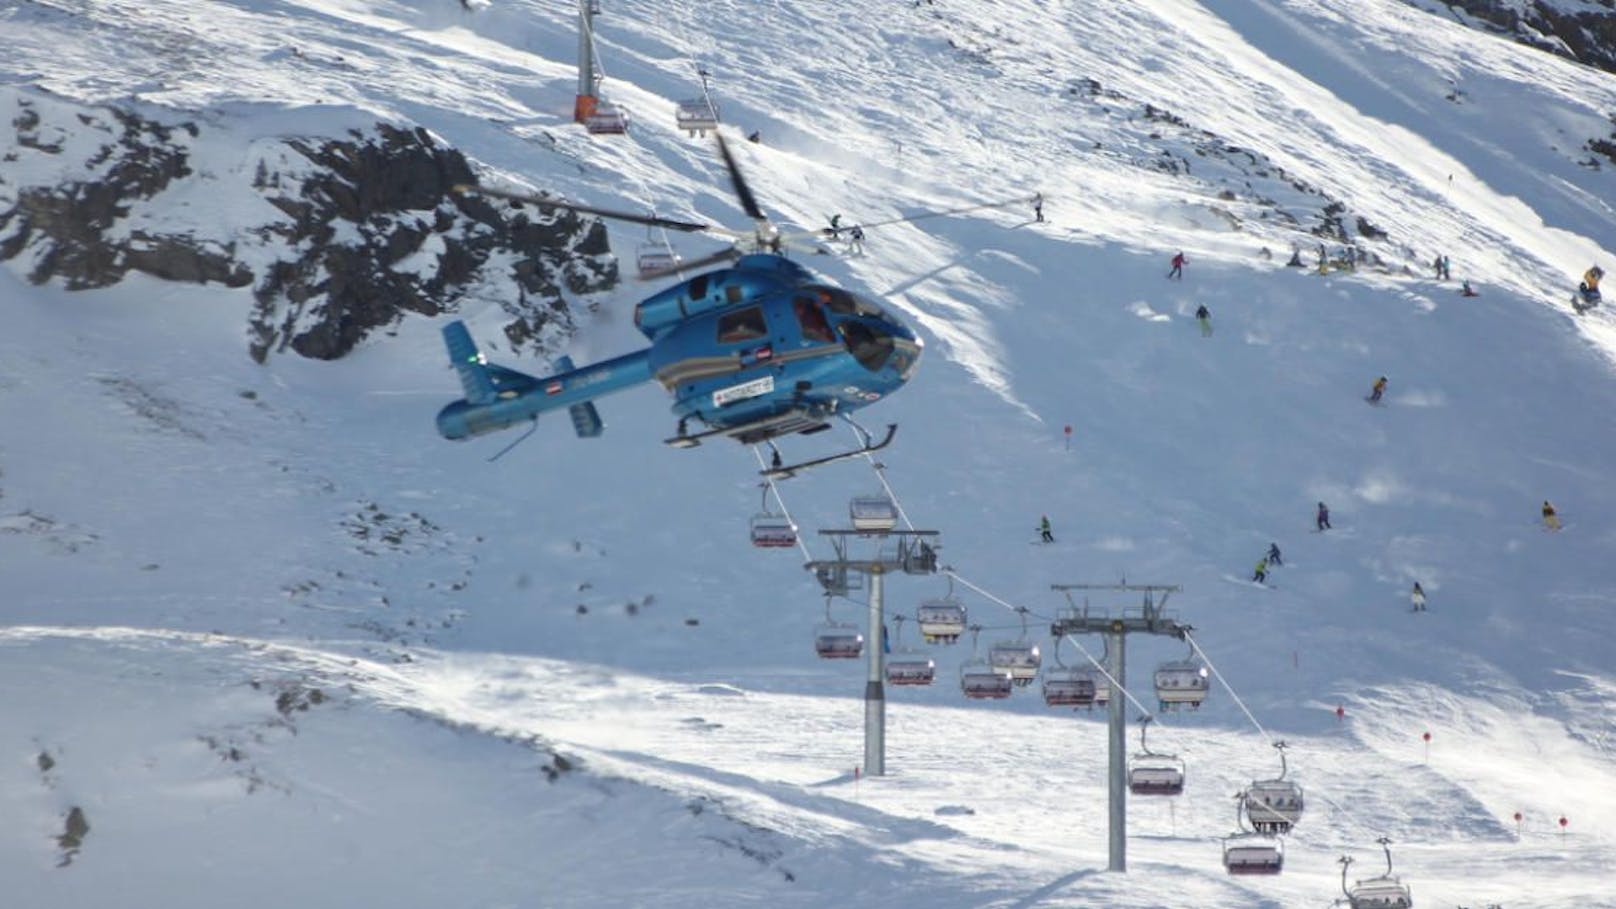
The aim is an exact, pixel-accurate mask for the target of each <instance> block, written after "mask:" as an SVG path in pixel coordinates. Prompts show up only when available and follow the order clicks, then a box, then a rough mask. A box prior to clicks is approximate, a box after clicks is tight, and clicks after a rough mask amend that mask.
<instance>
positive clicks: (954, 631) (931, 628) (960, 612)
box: [915, 579, 965, 644]
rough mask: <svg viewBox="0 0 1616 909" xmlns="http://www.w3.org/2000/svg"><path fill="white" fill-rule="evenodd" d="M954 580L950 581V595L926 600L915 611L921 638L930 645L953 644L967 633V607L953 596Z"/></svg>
mask: <svg viewBox="0 0 1616 909" xmlns="http://www.w3.org/2000/svg"><path fill="white" fill-rule="evenodd" d="M953 583H954V582H953V580H952V579H951V580H950V581H949V587H950V591H951V592H950V594H949V595H948V596H946V597H943V598H941V599H937V600H924V601H922V602H921V604H920V607H919V608H918V609H916V610H915V622H916V624H918V625H919V626H920V636H921V637H923V638H925V639H926V643H928V644H937V643H942V644H952V643H954V642H955V641H957V640H959V636H960V635H961V634H964V633H965V607H964V606H962V605H961V604H960V601H959V600H957V599H955V598H954V596H953V594H952V588H953Z"/></svg>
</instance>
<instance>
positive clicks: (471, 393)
mask: <svg viewBox="0 0 1616 909" xmlns="http://www.w3.org/2000/svg"><path fill="white" fill-rule="evenodd" d="M443 343H444V344H445V345H446V346H447V347H448V348H449V363H450V364H451V365H453V366H454V368H455V372H456V373H458V374H459V376H460V386H461V388H463V389H465V392H466V401H467V402H469V403H471V404H487V403H488V402H490V401H492V400H494V397H495V390H494V377H493V375H492V373H491V372H490V371H489V368H488V361H487V360H485V359H483V355H482V352H481V351H479V350H477V345H476V343H475V342H473V341H472V340H471V332H469V331H467V330H466V323H464V322H462V321H460V320H459V319H456V320H455V321H453V322H450V323H449V324H448V325H445V326H443Z"/></svg>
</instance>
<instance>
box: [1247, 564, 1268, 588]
mask: <svg viewBox="0 0 1616 909" xmlns="http://www.w3.org/2000/svg"><path fill="white" fill-rule="evenodd" d="M1251 579H1252V580H1253V581H1256V582H1257V583H1259V584H1261V583H1262V582H1264V581H1266V580H1268V560H1267V559H1258V560H1257V570H1256V571H1253V572H1252V573H1251Z"/></svg>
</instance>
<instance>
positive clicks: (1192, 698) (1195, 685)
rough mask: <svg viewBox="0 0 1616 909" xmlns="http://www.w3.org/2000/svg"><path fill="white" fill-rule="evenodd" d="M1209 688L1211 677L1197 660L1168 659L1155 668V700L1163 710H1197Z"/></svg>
mask: <svg viewBox="0 0 1616 909" xmlns="http://www.w3.org/2000/svg"><path fill="white" fill-rule="evenodd" d="M1210 689H1211V679H1210V678H1209V677H1208V675H1207V670H1206V666H1204V665H1202V663H1201V662H1200V661H1199V660H1196V659H1193V658H1192V659H1187V660H1169V661H1168V662H1165V663H1163V664H1161V665H1160V666H1159V667H1157V669H1156V701H1157V703H1158V704H1159V706H1160V708H1161V709H1162V710H1163V711H1171V710H1178V709H1180V708H1183V707H1188V708H1190V709H1191V710H1197V709H1199V708H1200V706H1201V703H1202V702H1203V701H1205V700H1206V695H1207V692H1208V691H1209V690H1210Z"/></svg>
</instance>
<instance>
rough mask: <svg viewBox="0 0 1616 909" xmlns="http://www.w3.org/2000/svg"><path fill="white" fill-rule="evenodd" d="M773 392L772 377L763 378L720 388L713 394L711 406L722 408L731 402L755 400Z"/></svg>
mask: <svg viewBox="0 0 1616 909" xmlns="http://www.w3.org/2000/svg"><path fill="white" fill-rule="evenodd" d="M771 391H774V376H764V377H763V378H761V379H753V380H752V381H750V382H742V383H741V384H739V385H731V386H730V387H728V388H720V389H719V390H717V391H715V392H713V406H714V407H723V406H724V405H725V404H729V403H730V402H732V401H744V400H746V399H747V398H756V397H758V396H760V395H766V394H768V393H769V392H771Z"/></svg>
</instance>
